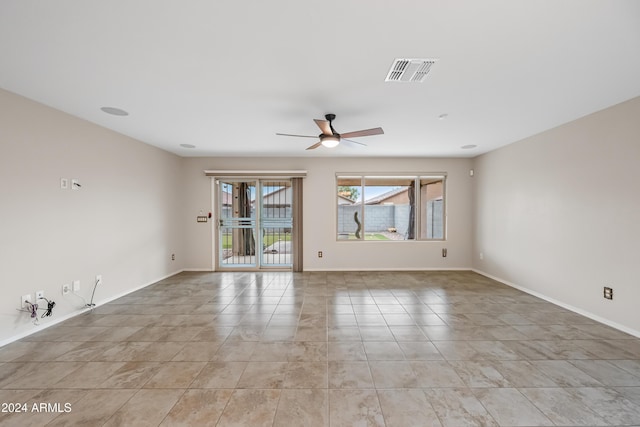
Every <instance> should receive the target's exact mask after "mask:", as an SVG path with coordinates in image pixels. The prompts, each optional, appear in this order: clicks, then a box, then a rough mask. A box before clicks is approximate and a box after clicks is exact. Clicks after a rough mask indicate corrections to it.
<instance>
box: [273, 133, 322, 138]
mask: <svg viewBox="0 0 640 427" xmlns="http://www.w3.org/2000/svg"><path fill="white" fill-rule="evenodd" d="M276 135H279V136H297V137H300V138H317V137H318V135H292V134H290V133H276Z"/></svg>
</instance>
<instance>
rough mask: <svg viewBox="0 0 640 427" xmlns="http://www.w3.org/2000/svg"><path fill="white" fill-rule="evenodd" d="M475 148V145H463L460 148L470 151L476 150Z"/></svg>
mask: <svg viewBox="0 0 640 427" xmlns="http://www.w3.org/2000/svg"><path fill="white" fill-rule="evenodd" d="M476 147H477V145H475V144H469V145H463V146H462V147H460V148H462V149H463V150H470V149H472V148H476Z"/></svg>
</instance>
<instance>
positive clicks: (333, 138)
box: [276, 114, 384, 150]
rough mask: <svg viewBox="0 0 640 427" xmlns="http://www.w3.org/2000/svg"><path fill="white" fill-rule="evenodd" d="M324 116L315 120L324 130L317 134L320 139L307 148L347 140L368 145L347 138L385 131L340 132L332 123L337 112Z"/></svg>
mask: <svg viewBox="0 0 640 427" xmlns="http://www.w3.org/2000/svg"><path fill="white" fill-rule="evenodd" d="M324 118H325V120H321V119H314V120H313V121H314V122H315V123H316V125H318V127H319V128H320V131H322V133H321V134H320V135H318V136H317V138H319V139H320V141H318V142H316V143H315V144H313V145H312V146H310V147H307V150H314V149H316V148H318V147H319V146H321V145H322V146H323V147H327V148H334V147H337V146H338V145H339V144H340V141H347V142H351V143H354V144H358V145H367V144H364V143H362V142H358V141H351V140H349V139H346V138H359V137H362V136H371V135H382V134H384V131H383V130H382V128H372V129H364V130H358V131H355V132H347V133H343V134H339V133H338V132H336V130H335V129H334V128H333V123H332V122H333V120H335V118H336V115H335V114H325V116H324ZM276 135H280V136H295V137H299V138H316V137H315V136H311V135H293V134H290V133H276Z"/></svg>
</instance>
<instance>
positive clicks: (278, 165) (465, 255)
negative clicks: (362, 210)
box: [185, 158, 472, 271]
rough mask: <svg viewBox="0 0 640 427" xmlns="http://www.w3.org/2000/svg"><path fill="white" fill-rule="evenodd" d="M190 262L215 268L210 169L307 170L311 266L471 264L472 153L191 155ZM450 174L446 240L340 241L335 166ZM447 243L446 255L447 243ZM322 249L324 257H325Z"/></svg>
mask: <svg viewBox="0 0 640 427" xmlns="http://www.w3.org/2000/svg"><path fill="white" fill-rule="evenodd" d="M185 161H186V163H185V187H186V188H188V189H189V191H188V193H187V200H186V201H185V206H186V209H187V211H188V213H187V216H188V218H189V222H188V225H187V229H186V231H185V232H186V239H187V241H188V242H189V243H188V244H187V245H186V248H185V250H186V254H187V255H186V260H187V261H186V262H187V264H186V265H185V267H186V268H190V269H196V270H197V269H211V268H213V264H212V260H213V252H212V246H213V244H212V228H211V227H212V225H211V224H210V223H208V224H207V225H205V224H202V223H196V219H195V217H196V216H197V215H198V214H199V212H200V211H203V212H209V211H210V210H211V179H210V178H207V177H206V176H205V175H204V172H203V171H204V170H205V169H230V170H233V169H241V170H251V169H253V170H264V169H279V170H291V169H301V170H307V172H308V175H307V178H305V179H304V248H303V251H304V268H305V270H308V271H312V270H385V269H386V270H423V269H448V268H451V269H454V268H460V269H464V268H467V269H468V268H470V266H471V244H470V243H471V224H472V220H471V218H472V212H471V190H472V180H471V178H470V177H469V169H470V167H471V160H470V159H400V158H394V159H382V158H370V159H361V158H269V159H264V158H223V159H215V158H191V159H185ZM339 172H342V173H346V172H357V173H365V174H366V173H376V172H389V173H419V172H446V173H447V191H448V194H447V197H448V198H447V210H448V218H447V236H448V239H447V241H446V242H376V241H367V242H354V241H337V240H336V215H337V214H336V188H335V185H336V184H335V175H336V173H339ZM445 247H446V248H447V249H448V256H447V258H443V257H442V248H445ZM318 251H322V252H323V257H322V258H318V257H317V253H318Z"/></svg>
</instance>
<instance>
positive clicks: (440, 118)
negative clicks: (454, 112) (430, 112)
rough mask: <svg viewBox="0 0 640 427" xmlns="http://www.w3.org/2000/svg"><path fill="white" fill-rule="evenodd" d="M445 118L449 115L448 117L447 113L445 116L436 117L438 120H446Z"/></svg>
mask: <svg viewBox="0 0 640 427" xmlns="http://www.w3.org/2000/svg"><path fill="white" fill-rule="evenodd" d="M447 117H449V115H448V114H447V113H445V114H440V115H439V116H438V120H444V119H446V118H447Z"/></svg>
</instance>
